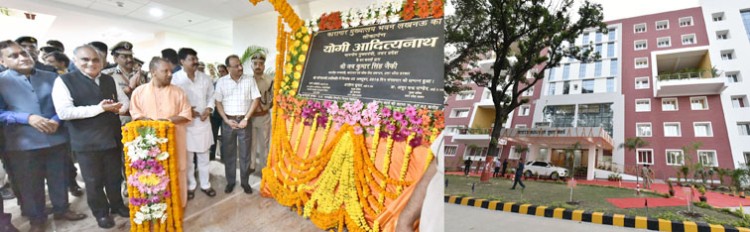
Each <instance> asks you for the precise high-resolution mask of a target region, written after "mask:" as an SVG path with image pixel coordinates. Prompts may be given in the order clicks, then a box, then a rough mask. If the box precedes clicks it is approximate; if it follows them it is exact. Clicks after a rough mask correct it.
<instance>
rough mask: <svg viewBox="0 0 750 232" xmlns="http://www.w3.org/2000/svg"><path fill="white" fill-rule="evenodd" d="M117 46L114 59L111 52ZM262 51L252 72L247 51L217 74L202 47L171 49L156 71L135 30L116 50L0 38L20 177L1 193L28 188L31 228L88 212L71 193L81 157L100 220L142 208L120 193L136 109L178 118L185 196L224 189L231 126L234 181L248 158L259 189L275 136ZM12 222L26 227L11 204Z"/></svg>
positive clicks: (4, 222)
mask: <svg viewBox="0 0 750 232" xmlns="http://www.w3.org/2000/svg"><path fill="white" fill-rule="evenodd" d="M108 54H110V55H111V56H112V59H113V60H114V63H109V62H108V61H107V55H108ZM251 57H252V58H251V62H252V74H245V73H244V72H243V64H242V61H241V60H240V58H239V57H238V56H237V55H230V56H228V57H227V58H226V59H225V62H224V64H223V65H219V66H218V67H217V68H218V73H219V75H218V78H212V77H211V76H209V75H208V74H206V73H205V70H204V69H205V65H203V64H202V63H200V62H199V60H198V53H197V52H196V51H195V50H193V49H191V48H181V49H179V50H178V51H175V50H173V49H164V50H163V51H162V56H161V57H154V58H153V59H151V61H150V62H149V63H148V64H147V67H145V68H147V69H148V70H147V71H144V70H142V69H141V67H142V66H143V65H144V63H143V62H142V61H140V60H138V59H136V58H135V57H134V54H133V45H132V44H131V43H129V42H120V43H117V44H116V45H114V47H112V49H109V50H108V47H107V45H106V44H105V43H102V42H98V41H94V42H91V43H88V44H85V45H81V46H78V47H76V48H75V49H74V50H73V57H72V59H71V58H69V57H68V56H66V55H65V47H64V46H63V44H62V43H61V42H59V41H55V40H50V41H48V42H47V44H46V46H43V47H41V48H38V41H37V40H36V39H35V38H33V37H30V36H23V37H20V38H18V39H16V40H15V41H11V40H6V41H0V126H2V127H3V128H2V130H3V133H0V135H4V139H2V141H0V146H2V147H0V159H1V160H2V163H3V165H2V167H3V168H4V171H5V172H7V180H8V181H9V182H10V184H6V186H5V187H3V188H2V189H0V194H1V195H2V196H3V198H4V199H12V198H13V196H15V197H16V199H17V200H18V204H19V205H20V206H21V212H22V216H25V217H27V218H28V219H29V222H30V225H31V229H30V231H44V230H45V228H46V221H47V215H48V213H52V214H53V215H54V216H53V218H54V219H55V220H69V221H77V220H82V219H84V218H86V217H87V216H86V214H83V213H80V212H75V211H72V210H70V209H69V199H68V193H70V194H71V195H73V196H76V197H79V196H82V195H83V194H84V190H83V189H82V188H81V187H80V186H79V185H78V184H77V182H76V180H75V177H76V175H77V170H76V168H75V166H74V162H75V161H77V162H78V166H79V167H80V172H81V176H82V178H83V182H84V184H85V185H84V187H83V188H85V194H86V195H87V196H86V198H87V203H88V206H89V208H90V209H91V212H92V215H93V216H94V217H95V219H96V222H97V224H98V225H99V227H101V228H112V227H114V225H115V223H114V219H113V218H112V217H113V216H112V215H119V216H122V217H129V214H130V212H129V210H128V208H127V207H126V206H125V201H124V200H123V197H122V195H121V194H120V193H121V192H122V183H123V181H124V172H123V160H124V158H123V157H124V155H123V152H122V150H123V144H122V142H121V139H122V131H121V128H122V127H121V126H122V125H125V124H126V123H127V122H130V121H132V120H163V121H170V122H172V123H174V124H175V131H176V133H175V143H176V149H175V150H176V152H175V154H170V155H174V156H176V157H177V160H178V165H177V166H178V167H177V168H178V171H179V172H178V173H179V174H180V175H179V178H178V181H179V193H175V194H181V199H182V202H181V203H182V206H183V207H185V206H186V205H187V201H188V200H190V199H193V198H194V197H195V191H196V190H198V187H200V191H201V192H203V193H205V194H206V195H207V196H209V197H214V196H216V191H215V190H214V189H213V187H212V186H211V182H210V181H209V173H208V166H209V161H210V160H213V159H215V157H216V153H217V152H216V150H217V149H216V145H217V139H219V136H218V131H219V130H221V143H220V144H221V147H220V148H221V149H220V154H221V162H223V163H224V165H225V171H226V178H227V185H226V187H225V189H224V192H225V193H231V192H232V191H233V190H234V187H235V186H236V183H237V177H236V169H237V159H238V158H239V165H240V166H239V169H240V186H241V187H242V188H243V190H244V192H245V193H247V194H252V192H253V190H252V188H251V187H250V184H249V176H250V175H251V174H253V173H255V174H256V175H260V170H261V169H262V168H263V165H265V163H266V156H267V153H268V150H269V149H268V148H269V146H270V124H271V123H270V122H271V116H270V114H269V110H270V108H271V107H272V105H273V103H272V101H273V96H272V89H271V88H272V86H273V85H272V77H270V76H267V75H264V71H265V60H266V57H265V54H262V53H257V54H254V55H252V56H251ZM196 170H197V172H198V173H197V176H198V178H197V180H196V174H195V171H196ZM2 179H5V178H4V174H3V172H2V170H0V180H2ZM45 182H46V185H47V191H46V192H45V186H44V185H45ZM198 184H200V186H198ZM9 189H10V190H9ZM46 196H49V199H50V201H51V203H52V207H51V209H48V208H47V207H46V205H45V204H46V203H45V197H46ZM2 203H3V201H0V210H2V209H3V205H2ZM3 231H18V230H17V229H16V228H15V227H14V226H13V225H12V224H11V223H10V214H7V213H4V212H0V232H3Z"/></svg>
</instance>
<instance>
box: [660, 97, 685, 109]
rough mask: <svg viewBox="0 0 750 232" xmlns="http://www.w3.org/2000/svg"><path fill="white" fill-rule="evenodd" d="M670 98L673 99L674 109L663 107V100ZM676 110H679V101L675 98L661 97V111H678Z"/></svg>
mask: <svg viewBox="0 0 750 232" xmlns="http://www.w3.org/2000/svg"><path fill="white" fill-rule="evenodd" d="M670 100H674V110H665V109H664V102H665V101H670ZM678 110H680V102H679V101H677V98H672V97H670V98H662V99H661V111H678Z"/></svg>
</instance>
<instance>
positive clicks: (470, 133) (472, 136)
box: [453, 128, 492, 145]
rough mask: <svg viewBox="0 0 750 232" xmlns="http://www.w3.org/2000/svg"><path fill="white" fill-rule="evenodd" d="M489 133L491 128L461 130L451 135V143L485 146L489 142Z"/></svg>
mask: <svg viewBox="0 0 750 232" xmlns="http://www.w3.org/2000/svg"><path fill="white" fill-rule="evenodd" d="M490 133H492V128H462V129H458V133H456V134H454V135H453V142H460V143H464V144H474V145H487V144H489V142H490Z"/></svg>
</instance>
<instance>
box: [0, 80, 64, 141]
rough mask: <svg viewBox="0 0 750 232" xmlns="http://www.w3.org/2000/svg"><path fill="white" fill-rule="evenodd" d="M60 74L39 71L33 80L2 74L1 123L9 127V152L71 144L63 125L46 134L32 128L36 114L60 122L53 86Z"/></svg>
mask: <svg viewBox="0 0 750 232" xmlns="http://www.w3.org/2000/svg"><path fill="white" fill-rule="evenodd" d="M55 78H57V74H56V73H53V72H47V71H43V70H38V69H35V70H34V71H33V72H32V74H31V76H30V78H26V76H24V75H23V74H20V73H18V72H16V71H15V70H10V69H9V70H6V71H4V72H2V73H0V123H2V124H5V128H4V132H5V148H6V150H7V151H28V150H36V149H43V148H49V147H53V146H57V145H60V144H64V143H67V142H68V137H67V131H66V130H65V128H64V127H63V126H62V125H60V126H59V127H58V128H57V131H56V132H55V133H53V134H46V133H44V132H41V131H39V130H37V129H36V128H34V127H32V126H31V125H29V116H30V115H32V114H35V115H39V116H42V117H45V118H49V119H52V120H55V121H57V122H58V123H61V122H60V119H59V118H58V117H57V113H56V112H55V106H54V104H53V103H52V86H53V84H54V81H55Z"/></svg>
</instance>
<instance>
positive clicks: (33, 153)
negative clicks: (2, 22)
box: [0, 40, 86, 232]
mask: <svg viewBox="0 0 750 232" xmlns="http://www.w3.org/2000/svg"><path fill="white" fill-rule="evenodd" d="M0 63H2V64H3V66H5V67H7V68H8V69H9V70H6V71H5V72H2V73H0V123H4V124H5V131H4V132H5V138H6V140H5V144H6V149H7V151H8V153H9V154H8V157H9V158H8V162H9V163H10V165H9V166H10V167H11V170H18V171H14V172H12V173H11V174H12V175H11V178H12V179H13V180H14V181H15V182H16V183H17V185H18V188H19V192H20V193H21V196H22V197H23V200H22V201H21V211H22V212H23V213H24V214H25V215H27V216H28V217H29V219H30V224H31V229H30V230H29V231H34V232H36V231H44V230H45V227H46V221H47V214H46V213H45V212H44V205H45V193H44V183H45V180H46V182H47V187H48V189H49V198H50V201H52V206H53V212H54V214H55V216H54V218H55V219H56V220H58V219H66V220H69V221H76V220H81V219H84V218H86V215H85V214H80V213H77V212H74V211H71V210H70V209H69V205H70V204H69V203H68V193H67V191H65V189H66V187H67V186H66V185H67V184H68V181H67V180H66V178H68V175H67V171H68V170H69V169H68V167H67V166H68V163H67V162H65V157H66V155H67V154H65V152H66V151H67V150H68V148H67V143H68V137H67V134H66V133H67V132H66V130H65V128H60V119H59V118H58V116H57V113H56V112H55V107H54V105H53V103H52V97H51V93H52V86H53V83H54V80H55V78H57V74H56V73H53V72H47V71H43V70H39V69H34V63H35V62H34V60H32V57H31V55H30V54H29V52H27V51H26V50H25V49H23V48H22V47H21V46H20V45H19V44H17V43H15V42H13V41H9V40H8V41H3V42H0ZM21 170H23V171H21Z"/></svg>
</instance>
